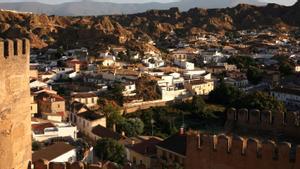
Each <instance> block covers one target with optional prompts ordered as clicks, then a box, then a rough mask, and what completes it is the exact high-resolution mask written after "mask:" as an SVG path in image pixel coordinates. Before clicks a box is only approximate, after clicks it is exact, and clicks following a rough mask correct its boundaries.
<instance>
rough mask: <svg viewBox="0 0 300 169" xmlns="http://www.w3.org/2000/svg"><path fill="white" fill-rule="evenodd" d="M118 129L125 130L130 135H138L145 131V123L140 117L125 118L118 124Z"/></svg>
mask: <svg viewBox="0 0 300 169" xmlns="http://www.w3.org/2000/svg"><path fill="white" fill-rule="evenodd" d="M118 131H119V132H123V131H124V132H125V133H126V135H127V136H129V137H134V136H138V135H140V134H142V133H143V132H144V123H143V121H142V120H141V119H139V118H130V119H125V118H124V120H122V121H121V122H120V123H119V124H118Z"/></svg>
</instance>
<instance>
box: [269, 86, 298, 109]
mask: <svg viewBox="0 0 300 169" xmlns="http://www.w3.org/2000/svg"><path fill="white" fill-rule="evenodd" d="M271 95H272V96H274V97H275V98H276V99H277V100H280V101H282V102H284V103H285V104H286V105H289V106H295V107H300V89H299V88H290V87H278V88H275V89H273V90H272V91H271Z"/></svg>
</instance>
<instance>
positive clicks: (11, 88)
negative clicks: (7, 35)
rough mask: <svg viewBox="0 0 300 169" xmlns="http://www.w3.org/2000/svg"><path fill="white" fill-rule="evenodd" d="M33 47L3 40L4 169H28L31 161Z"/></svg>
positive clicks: (0, 139) (0, 140)
mask: <svg viewBox="0 0 300 169" xmlns="http://www.w3.org/2000/svg"><path fill="white" fill-rule="evenodd" d="M29 56H30V43H29V41H28V40H27V39H22V40H20V39H15V40H8V39H7V40H0V169H27V167H28V163H29V161H30V160H31V129H30V128H31V127H30V126H31V125H30V119H31V115H30V106H29V105H30V90H29Z"/></svg>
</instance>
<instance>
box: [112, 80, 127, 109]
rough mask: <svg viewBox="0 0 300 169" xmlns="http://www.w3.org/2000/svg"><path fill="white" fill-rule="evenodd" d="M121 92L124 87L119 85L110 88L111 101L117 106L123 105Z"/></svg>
mask: <svg viewBox="0 0 300 169" xmlns="http://www.w3.org/2000/svg"><path fill="white" fill-rule="evenodd" d="M123 90H124V86H123V85H122V84H121V83H115V84H114V86H113V87H112V88H110V92H111V97H112V99H113V100H115V101H117V102H118V104H119V105H122V104H123V99H124V97H123V93H122V92H123Z"/></svg>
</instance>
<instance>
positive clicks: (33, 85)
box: [29, 79, 48, 88]
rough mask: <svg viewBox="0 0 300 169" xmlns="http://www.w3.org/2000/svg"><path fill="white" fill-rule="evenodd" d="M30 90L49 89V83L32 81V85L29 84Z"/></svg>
mask: <svg viewBox="0 0 300 169" xmlns="http://www.w3.org/2000/svg"><path fill="white" fill-rule="evenodd" d="M29 86H30V88H43V87H47V86H48V85H47V83H44V82H42V81H40V80H37V79H33V80H30V84H29Z"/></svg>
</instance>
